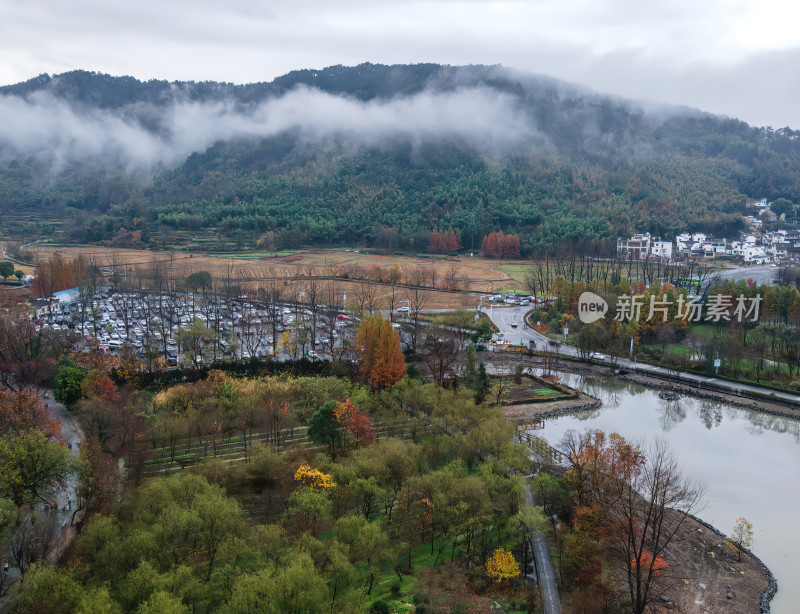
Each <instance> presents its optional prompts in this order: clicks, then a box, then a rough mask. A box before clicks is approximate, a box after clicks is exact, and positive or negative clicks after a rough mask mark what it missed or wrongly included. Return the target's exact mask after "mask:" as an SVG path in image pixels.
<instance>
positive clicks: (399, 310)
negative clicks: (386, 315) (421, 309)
mask: <svg viewBox="0 0 800 614" xmlns="http://www.w3.org/2000/svg"><path fill="white" fill-rule="evenodd" d="M408 311H410V310H409V308H408V307H400V308H399V309H398V310H397V313H407V312H408Z"/></svg>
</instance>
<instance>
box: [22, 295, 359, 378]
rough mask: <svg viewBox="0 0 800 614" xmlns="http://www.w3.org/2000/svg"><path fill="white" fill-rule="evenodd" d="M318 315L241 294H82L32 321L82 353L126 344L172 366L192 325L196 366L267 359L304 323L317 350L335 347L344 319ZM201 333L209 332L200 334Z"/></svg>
mask: <svg viewBox="0 0 800 614" xmlns="http://www.w3.org/2000/svg"><path fill="white" fill-rule="evenodd" d="M323 313H327V312H324V311H321V310H319V309H318V310H316V312H315V313H314V314H312V312H311V310H310V309H308V308H303V307H301V306H299V305H289V304H273V305H266V304H263V303H259V302H257V301H253V300H251V299H247V298H246V297H238V298H232V299H225V298H222V297H216V296H195V295H192V294H191V293H190V294H186V295H177V294H167V293H161V294H157V293H155V294H154V293H118V294H109V293H106V292H100V293H97V294H96V295H95V296H94V297H92V298H91V300H89V299H87V298H86V297H84V298H83V300H82V301H81V300H73V301H71V302H61V303H54V304H53V305H52V306H51V309H50V313H48V314H43V315H41V316H39V318H37V319H36V320H34V323H35V325H36V326H37V328H38V329H40V330H45V329H50V330H52V331H54V332H58V333H64V334H66V335H68V338H69V339H70V340H71V341H73V342H75V343H80V344H82V346H83V348H84V349H85V350H86V351H89V349H91V348H94V349H95V350H97V351H100V352H114V351H115V350H118V349H120V348H122V347H123V346H125V345H130V346H133V347H134V348H136V349H137V350H138V351H139V353H140V354H141V355H144V352H145V351H148V350H149V351H154V350H155V351H157V352H158V353H159V354H161V355H162V356H164V357H165V358H166V360H167V361H168V363H169V364H172V365H177V364H179V361H180V360H181V359H182V358H184V359H188V358H189V357H188V356H186V355H185V352H182V350H183V349H184V348H181V347H180V345H181V340H182V335H181V334H180V331H181V330H184V331H192V330H193V329H192V327H199V328H197V329H194V330H199V331H201V336H202V340H201V341H200V344H199V347H198V345H197V344H195V345H194V347H193V348H192V350H193V351H192V352H191V353H192V355H193V357H192V358H191V361H192V362H195V363H197V362H201V361H202V360H204V357H206V356H207V357H208V359H209V360H211V359H212V358H213V359H219V358H222V357H228V358H233V359H244V360H247V359H249V358H250V357H251V356H266V355H269V354H271V353H272V351H273V347H272V342H273V340H275V339H276V337H278V336H280V335H282V334H283V333H284V331H285V330H287V329H291V330H292V331H293V333H294V334H298V331H301V330H303V329H305V328H308V327H309V326H314V327H315V334H314V335H308V334H304V335H302V336H303V337H304V338H306V337H308V338H310V337H312V336H313V337H316V340H317V345H318V346H319V348H318V349H319V351H320V352H322V351H324V350H325V351H329V349H330V348H329V346H330V340H331V337H333V341H334V344H336V343H337V339H339V340H340V339H341V336H342V332H341V330H340V329H341V328H343V325H344V324H346V323H347V322H346V321H347V320H348V316H347V315H345V314H341V313H336V312H334V313H330V314H328V316H327V317H324V318H323V316H322V314H323ZM312 315H313V316H315V317H312ZM298 318H299V319H300V320H301V322H299V323H297V321H296V320H297V319H298ZM331 328H333V329H334V330H333V335H331V331H330V329H331ZM203 330H206V331H207V333H208V334H207V335H202V331H203ZM190 334H191V333H190ZM187 336H188V334H187V335H184V336H183V337H187ZM212 340H213V341H212ZM213 344H218V345H217V346H216V347H214V345H213ZM303 351H304V352H305V353H306V355H308V356H311V357H312V358H316V357H317V356H318V354H317V349H315V348H314V347H308V348H306V347H303Z"/></svg>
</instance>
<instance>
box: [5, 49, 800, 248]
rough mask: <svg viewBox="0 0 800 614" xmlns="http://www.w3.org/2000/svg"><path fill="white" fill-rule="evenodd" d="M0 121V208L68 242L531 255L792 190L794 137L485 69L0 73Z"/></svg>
mask: <svg viewBox="0 0 800 614" xmlns="http://www.w3.org/2000/svg"><path fill="white" fill-rule="evenodd" d="M0 118H2V123H1V125H0V211H2V213H3V216H2V217H3V222H0V223H3V224H5V226H6V230H7V231H8V230H13V229H17V230H18V229H19V228H20V227H21V226H22V225H25V224H27V229H28V230H29V231H30V230H31V228H32V227H33V228H34V230H36V229H38V230H39V231H45V232H47V231H48V229H49V228H50V227H49V226H48V225H47V224H42V223H39V222H37V220H46V221H48V223H49V221H52V220H66V223H65V224H63V225H62V226H58V228H59V232H61V233H62V234H63V238H65V239H69V240H82V241H110V242H118V243H119V242H123V243H124V242H127V243H141V244H148V243H158V242H159V241H164V240H166V238H167V237H169V240H175V239H176V237H179V236H182V235H181V231H185V232H183V234H184V235H187V236H188V235H190V234H192V233H199V232H203V231H209V230H214V231H217V232H215V233H213V234H214V236H216V237H220V238H221V239H220V241H221V242H223V243H227V242H230V241H232V242H235V244H237V245H239V246H255V245H256V244H258V245H263V246H269V247H276V248H283V247H293V246H297V245H299V244H303V243H313V244H316V245H319V244H357V243H358V244H364V245H374V244H389V245H393V246H397V247H411V248H414V249H425V248H426V247H427V245H428V241H429V237H430V234H431V232H432V231H434V230H439V231H440V232H445V231H449V230H453V231H455V233H456V234H457V235H458V236H460V238H461V243H462V244H463V245H464V246H465V247H470V245H471V244H472V243H473V241H474V245H476V246H478V245H480V242H481V238H482V237H483V236H484V235H487V234H488V233H490V232H492V231H496V230H502V231H504V232H506V233H518V234H519V235H520V239H521V246H522V251H523V252H527V251H530V250H531V249H533V248H534V247H535V246H536V245H537V244H542V243H546V242H549V241H551V240H553V239H559V240H570V241H579V240H584V239H599V240H607V239H613V238H615V237H616V236H618V235H628V234H631V233H633V232H637V231H641V232H643V231H650V232H653V233H655V234H661V235H667V236H669V235H672V234H674V233H676V232H682V231H686V230H706V231H708V232H711V233H720V234H730V233H732V232H734V231H735V230H736V229H737V228H739V227H741V224H742V219H741V214H742V213H744V212H745V211H746V208H745V207H746V201H747V199H748V198H761V197H766V198H770V199H773V198H779V197H784V198H788V199H790V200H792V201H794V202H798V201H800V142H799V141H798V136H800V132H796V131H792V130H790V129H788V128H785V129H782V130H772V129H766V128H755V127H751V126H748V125H747V124H746V123H744V122H741V121H738V120H734V119H727V118H721V117H717V116H713V115H710V114H706V113H701V112H699V111H695V110H691V109H685V108H677V107H666V106H657V105H652V104H642V103H635V102H631V101H626V100H622V99H617V98H612V97H608V96H602V95H599V94H596V93H592V92H590V91H588V90H584V89H581V88H579V87H576V86H573V85H569V84H566V83H563V82H560V81H557V80H554V79H550V78H546V77H540V76H534V75H528V74H523V73H519V72H515V71H511V70H509V69H506V68H503V67H498V66H491V67H489V66H466V67H450V66H439V65H435V64H421V65H413V66H406V65H400V66H382V65H372V64H364V65H360V66H356V67H342V66H335V67H331V68H326V69H324V70H319V71H314V70H302V71H295V72H291V73H289V74H287V75H285V76H283V77H279V78H277V79H275V80H274V81H271V82H265V83H255V84H249V85H233V84H227V83H211V82H206V83H194V82H174V83H169V82H166V81H148V82H141V81H138V80H136V79H134V78H131V77H111V76H108V75H102V74H96V73H89V72H84V71H76V72H71V73H65V74H62V75H58V76H53V77H50V76H48V75H42V76H40V77H37V78H35V79H32V80H30V81H26V82H24V83H19V84H16V85H11V86H7V87H2V88H0ZM52 228H56V226H53V227H52ZM121 229H124V230H121ZM176 233H177V235H176ZM209 234H211V233H209Z"/></svg>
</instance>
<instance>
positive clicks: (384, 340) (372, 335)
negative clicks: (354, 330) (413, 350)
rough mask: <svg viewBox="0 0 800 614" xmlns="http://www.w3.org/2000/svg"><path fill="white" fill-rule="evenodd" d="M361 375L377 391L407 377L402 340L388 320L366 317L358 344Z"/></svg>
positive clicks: (358, 337) (357, 339) (359, 332)
mask: <svg viewBox="0 0 800 614" xmlns="http://www.w3.org/2000/svg"><path fill="white" fill-rule="evenodd" d="M355 348H356V353H357V354H358V358H359V363H360V366H359V372H360V374H361V378H362V380H363V381H364V383H366V384H368V385H369V386H370V387H371V388H372V389H373V390H382V389H385V388H389V387H391V386H392V385H393V384H394V383H396V382H398V381H400V380H401V379H402V378H403V376H404V375H405V374H406V362H405V358H404V356H403V352H402V350H401V349H400V337H399V336H398V334H397V331H396V330H395V329H394V328H393V327H392V322H391V320H389V319H388V318H383V317H380V316H378V317H373V316H365V317H364V318H363V319H362V320H361V326H360V327H359V329H358V334H357V335H356V342H355Z"/></svg>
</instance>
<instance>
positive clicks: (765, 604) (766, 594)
mask: <svg viewBox="0 0 800 614" xmlns="http://www.w3.org/2000/svg"><path fill="white" fill-rule="evenodd" d="M686 515H687V516H688V517H689V518H691V519H692V520H694V521H695V522H697V523H699V524H701V525H703V526H704V527H705V528H707V529H708V530H709V531H712V532H713V533H714V534H715V535H717V536H718V537H721V538H722V539H725V540H727V539H728V536H727V535H725V533H723V532H722V531H720V530H719V529H717V528H716V527H715V526H713V525H710V524H708V523H707V522H706V521H705V520H703V519H702V518H698V517H697V516H694V515H693V514H686ZM742 552H743V553H744V554H745V555H746V556H749V557H750V558H751V559H752V560H753V561H754V562H755V563H756V564H757V565H758V566H760V567H761V568H762V569H763V570H764V573H765V574H766V575H767V588H765V589H764V591H763V592H762V593H761V606H760V607H761V609H760V612H761V614H770V603H771V602H772V598H773V597H775V593H777V592H778V581H777V580H776V579H775V576H774V575H773V574H772V572H771V571H770V570H769V567H767V565H766V564H765V563H764V561H762V560H761V559H760V558H759V557H758V555H756V554H754V553H753V552H752V551H750V550H748V549H747V548H742Z"/></svg>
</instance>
